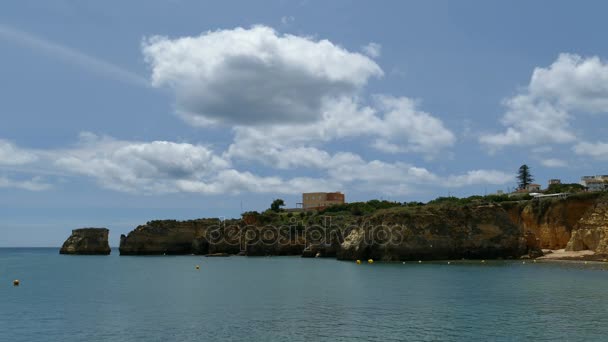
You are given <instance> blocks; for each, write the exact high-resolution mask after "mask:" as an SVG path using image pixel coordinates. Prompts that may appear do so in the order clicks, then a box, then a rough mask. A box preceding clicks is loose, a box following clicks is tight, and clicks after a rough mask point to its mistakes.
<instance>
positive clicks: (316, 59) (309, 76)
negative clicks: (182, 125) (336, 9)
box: [142, 26, 383, 124]
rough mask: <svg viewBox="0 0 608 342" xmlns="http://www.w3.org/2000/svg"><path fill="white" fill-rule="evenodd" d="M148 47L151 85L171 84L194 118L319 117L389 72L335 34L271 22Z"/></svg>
mask: <svg viewBox="0 0 608 342" xmlns="http://www.w3.org/2000/svg"><path fill="white" fill-rule="evenodd" d="M142 49H143V54H144V56H145V59H146V61H147V62H148V64H149V65H150V67H151V69H152V84H153V85H154V86H157V87H168V88H170V89H171V90H172V91H173V92H174V93H175V101H176V103H175V106H176V110H177V112H178V114H179V115H181V116H182V117H184V118H185V119H187V120H189V122H191V123H195V124H209V123H212V122H227V123H231V124H264V123H278V122H310V121H315V120H318V119H319V118H320V115H321V113H322V111H323V110H322V109H323V108H324V107H325V106H326V105H327V104H328V103H330V102H332V101H335V100H336V99H339V98H341V97H343V96H348V97H350V96H353V95H355V94H356V93H357V91H359V90H360V89H361V88H362V87H363V86H364V85H365V84H366V83H367V82H368V80H369V78H370V77H379V76H382V74H383V72H382V70H381V69H380V67H379V66H378V65H377V64H376V63H375V62H374V61H372V60H371V59H369V58H368V57H366V56H364V55H362V54H359V53H352V52H349V51H347V50H346V49H344V48H342V47H340V46H337V45H335V44H333V43H331V42H330V41H328V40H320V41H316V40H313V39H312V38H308V37H300V36H294V35H288V34H285V35H280V34H278V33H277V32H276V31H275V30H273V29H272V28H269V27H266V26H255V27H253V28H251V29H243V28H236V29H232V30H218V31H209V32H206V33H203V34H201V35H200V36H197V37H182V38H176V39H170V38H168V37H160V36H154V37H150V38H147V39H145V40H144V42H143V47H142Z"/></svg>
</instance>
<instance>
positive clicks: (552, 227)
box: [503, 196, 596, 249]
mask: <svg viewBox="0 0 608 342" xmlns="http://www.w3.org/2000/svg"><path fill="white" fill-rule="evenodd" d="M595 202H596V198H595V197H593V196H585V197H580V196H574V197H569V198H565V199H557V198H547V199H541V200H532V201H524V202H520V203H516V204H505V205H503V207H504V208H506V210H507V213H508V214H509V217H510V219H511V221H512V222H513V223H514V224H516V225H517V226H519V227H520V229H521V231H522V234H525V233H526V232H532V233H534V235H535V236H536V237H537V238H538V239H539V244H540V248H543V249H562V248H565V247H566V245H567V244H568V241H570V236H571V234H572V231H573V229H574V227H575V226H576V225H577V223H578V221H579V220H580V219H581V217H583V215H585V213H586V212H587V211H589V210H590V209H591V208H593V206H594V204H595Z"/></svg>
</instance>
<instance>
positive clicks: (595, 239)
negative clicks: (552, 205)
mask: <svg viewBox="0 0 608 342" xmlns="http://www.w3.org/2000/svg"><path fill="white" fill-rule="evenodd" d="M566 250H567V251H581V250H592V251H594V252H596V253H598V254H608V201H599V202H598V203H597V204H596V205H595V206H594V207H593V208H592V209H591V210H589V211H588V212H587V213H586V214H585V215H584V216H583V217H582V218H581V219H580V221H579V222H578V224H577V226H576V227H575V229H574V230H573V231H572V236H571V238H570V241H569V242H568V245H567V246H566Z"/></svg>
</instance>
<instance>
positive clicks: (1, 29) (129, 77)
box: [0, 24, 149, 87]
mask: <svg viewBox="0 0 608 342" xmlns="http://www.w3.org/2000/svg"><path fill="white" fill-rule="evenodd" d="M0 40H5V41H10V42H12V43H15V44H18V45H21V46H24V47H27V48H30V49H33V50H37V51H39V52H42V53H44V54H46V55H48V56H51V57H54V58H57V59H60V60H62V61H64V62H68V63H70V64H74V65H78V66H80V67H81V68H83V69H85V70H87V71H90V72H92V73H95V74H98V75H101V76H104V77H108V78H112V79H114V80H117V81H121V82H124V83H128V84H132V85H137V86H143V87H147V86H148V84H149V82H148V80H147V79H146V78H145V77H142V76H140V75H138V74H136V73H134V72H132V71H129V70H126V69H124V68H122V67H120V66H117V65H115V64H112V63H109V62H106V61H104V60H102V59H99V58H97V57H93V56H90V55H87V54H85V53H83V52H80V51H78V50H75V49H72V48H70V47H67V46H63V45H61V44H57V43H55V42H52V41H49V40H47V39H44V38H41V37H38V36H35V35H33V34H31V33H28V32H24V31H21V30H18V29H15V28H12V27H9V26H6V25H1V24H0Z"/></svg>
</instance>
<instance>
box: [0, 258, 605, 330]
mask: <svg viewBox="0 0 608 342" xmlns="http://www.w3.org/2000/svg"><path fill="white" fill-rule="evenodd" d="M195 265H200V270H198V271H197V270H196V269H195ZM607 267H608V266H606V265H598V264H589V265H581V264H567V265H564V264H555V263H551V264H547V263H543V264H540V263H539V264H532V263H527V264H525V265H523V264H522V263H521V262H519V261H518V262H509V261H495V262H488V263H486V264H480V263H479V262H462V261H456V262H452V264H451V265H447V263H445V262H442V263H439V262H438V263H423V264H418V263H408V264H406V265H403V264H401V263H396V264H382V263H375V264H373V265H368V264H364V265H356V264H355V263H354V262H341V261H336V260H333V259H302V258H299V257H270V258H268V257H260V258H252V257H249V258H248V257H229V258H204V257H199V256H163V257H120V256H118V251H116V250H114V251H113V252H112V255H111V256H107V257H106V256H64V255H59V254H58V249H0V300H1V303H0V341H215V340H234V341H242V340H246V341H288V340H294V341H319V340H326V341H336V340H345V341H347V340H348V341H350V340H356V339H359V340H376V341H408V340H411V341H417V340H420V341H437V340H445V341H471V340H473V341H475V340H504V341H524V340H535V341H555V340H559V341H590V340H595V341H606V340H607V339H608V290H607V288H608V270H607ZM13 279H20V280H21V286H19V287H13V286H12V281H13Z"/></svg>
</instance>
